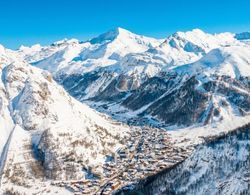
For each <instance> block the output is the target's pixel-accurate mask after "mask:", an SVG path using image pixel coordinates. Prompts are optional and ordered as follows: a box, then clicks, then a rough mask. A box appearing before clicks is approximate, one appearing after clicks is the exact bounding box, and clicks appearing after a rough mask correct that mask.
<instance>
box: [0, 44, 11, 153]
mask: <svg viewBox="0 0 250 195" xmlns="http://www.w3.org/2000/svg"><path fill="white" fill-rule="evenodd" d="M12 57H13V56H12V54H11V53H10V52H9V51H8V50H6V49H5V48H4V47H3V46H1V45H0V76H1V79H0V127H1V128H0V133H1V136H0V156H1V154H2V149H3V148H4V146H5V143H6V141H7V139H8V137H9V134H10V132H11V130H12V129H13V128H14V124H13V121H12V117H11V114H10V111H9V99H8V95H7V93H6V88H5V86H4V84H3V81H2V75H3V69H4V67H5V66H6V65H7V64H8V63H10V62H11V61H12V60H13V59H12Z"/></svg>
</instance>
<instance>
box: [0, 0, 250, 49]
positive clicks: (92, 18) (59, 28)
mask: <svg viewBox="0 0 250 195" xmlns="http://www.w3.org/2000/svg"><path fill="white" fill-rule="evenodd" d="M115 27H122V28H126V29H128V30H130V31H132V32H135V33H137V34H143V35H148V36H152V37H156V38H164V37H166V36H167V35H169V34H171V33H173V32H175V31H186V30H191V29H193V28H200V29H202V30H204V31H207V32H212V33H214V32H222V31H231V32H240V31H249V30H250V0H237V1H236V0H0V44H3V45H4V46H5V47H9V48H12V49H15V48H18V47H19V46H20V45H22V44H23V45H32V44H35V43H41V44H42V45H44V44H50V43H51V42H54V41H56V40H60V39H63V38H77V39H79V40H86V39H88V38H91V37H93V36H96V35H98V34H100V33H103V32H106V31H108V30H110V29H113V28H115Z"/></svg>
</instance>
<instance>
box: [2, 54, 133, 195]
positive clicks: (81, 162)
mask: <svg viewBox="0 0 250 195" xmlns="http://www.w3.org/2000/svg"><path fill="white" fill-rule="evenodd" d="M6 61H7V60H6ZM0 86H1V90H0V92H1V93H0V95H1V96H0V97H1V104H0V105H1V106H0V111H1V112H0V113H1V117H0V122H1V123H0V124H1V140H0V141H1V145H0V146H1V148H0V149H1V154H2V156H1V166H0V168H1V169H0V173H1V178H2V183H3V189H8V187H9V184H10V185H12V188H14V189H18V186H19V183H18V181H19V180H22V178H23V177H24V176H27V179H26V180H25V181H23V186H22V187H24V188H25V185H31V183H32V180H33V179H34V178H36V175H35V174H36V172H35V170H30V169H29V168H27V167H32V166H33V165H32V164H31V163H30V162H29V161H31V162H33V161H35V160H36V159H38V160H39V161H40V162H41V164H42V166H41V165H39V164H36V165H34V166H36V167H34V168H36V169H38V171H42V170H43V175H44V176H45V177H47V178H50V179H63V180H65V179H78V178H83V177H84V176H85V175H84V172H82V169H83V168H86V169H87V170H88V169H91V170H92V171H94V172H96V173H102V171H103V169H102V166H101V165H102V164H104V162H105V158H106V156H107V155H112V154H114V153H115V152H116V150H117V149H118V148H120V147H122V146H123V145H124V142H125V141H126V139H127V137H128V133H129V132H130V128H129V127H127V126H126V125H122V124H119V123H117V122H113V121H112V120H111V119H110V118H109V117H108V116H106V115H103V114H100V113H97V112H96V111H94V110H92V109H91V108H89V107H88V106H87V105H85V104H82V103H80V102H78V101H77V100H75V99H74V98H72V97H71V96H69V95H68V93H67V92H66V91H65V90H64V89H63V88H62V87H61V86H59V85H58V84H57V83H56V82H55V81H54V80H53V78H52V76H51V74H50V73H49V72H47V71H43V70H41V69H38V68H36V67H33V66H31V65H29V64H27V62H24V61H18V56H16V58H14V59H13V62H11V63H10V64H6V62H5V61H4V62H3V64H2V66H1V82H0ZM18 136H20V139H19V137H18ZM23 136H24V138H23ZM23 139H24V140H23ZM27 139H28V140H30V141H28V140H27ZM13 140H15V142H14V141H13ZM14 144H19V146H20V148H23V149H22V150H21V151H19V152H20V154H19V157H17V156H15V155H14V156H13V155H12V154H11V153H7V154H6V151H9V150H10V149H9V148H12V147H15V146H14ZM25 148H27V149H31V151H29V152H28V153H29V155H30V156H29V157H27V156H26V153H25V150H26V149H25ZM69 159H71V160H69ZM26 160H27V162H23V161H26ZM4 164H5V166H4ZM68 166H70V167H71V169H74V170H75V172H71V173H70V174H69V173H67V167H68ZM11 170H15V172H12V171H11ZM17 171H20V172H22V173H23V174H21V175H19V174H16V172H17ZM2 174H3V175H2ZM13 177H15V178H13ZM42 179H43V178H41V177H39V178H37V180H38V181H39V182H41V181H42ZM32 190H34V189H32Z"/></svg>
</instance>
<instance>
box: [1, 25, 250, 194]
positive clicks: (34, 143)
mask: <svg viewBox="0 0 250 195" xmlns="http://www.w3.org/2000/svg"><path fill="white" fill-rule="evenodd" d="M249 43H250V42H249V41H248V33H241V34H233V33H220V34H209V33H205V32H203V31H201V30H199V29H194V30H192V31H188V32H177V33H174V34H173V35H170V36H168V37H167V38H165V39H160V40H157V39H154V38H148V37H145V36H141V35H136V34H134V33H132V32H129V31H127V30H125V29H122V28H117V29H114V30H111V31H109V32H106V33H104V34H102V35H100V36H97V37H95V38H93V39H90V40H87V41H84V42H83V41H78V40H76V39H69V40H68V39H64V40H62V41H58V42H55V43H52V44H51V45H49V46H41V45H39V44H36V45H34V46H31V47H25V46H21V47H20V48H19V49H18V50H16V51H12V50H9V49H6V48H4V47H3V46H0V76H1V80H0V126H1V132H0V133H1V136H0V154H1V157H0V176H1V177H0V186H1V188H2V189H3V190H4V191H5V192H10V191H14V192H25V191H27V190H28V191H29V192H31V191H32V192H34V193H38V194H39V192H40V191H42V190H44V189H50V190H51V191H50V192H47V193H48V194H53V193H56V191H58V192H59V193H63V194H67V193H70V191H69V190H67V189H68V188H70V189H71V191H72V192H82V193H83V192H84V193H87V194H89V193H94V192H96V193H97V192H99V191H105V190H108V186H109V185H111V186H113V187H112V188H111V191H112V189H113V188H117V187H114V186H117V185H118V186H123V185H125V184H126V185H127V184H129V183H130V182H131V181H134V180H135V178H141V177H145V176H147V175H149V174H152V172H154V171H156V170H157V171H159V170H162V169H164V168H169V167H170V166H172V165H173V163H177V162H180V161H181V160H183V159H185V158H186V157H187V156H188V154H189V153H190V152H191V150H194V147H193V146H195V145H198V144H200V143H201V142H204V139H206V138H207V137H209V136H211V135H213V136H218V135H219V134H220V133H223V132H228V131H229V130H232V129H236V128H238V127H239V126H241V125H244V124H247V123H249V122H250V121H249V119H250V115H249V114H250V44H249ZM133 125H136V126H138V127H135V126H133ZM148 126H151V127H153V128H149V127H148ZM159 127H160V128H159ZM155 128H159V129H155ZM163 129H166V130H169V131H167V133H166V132H165V131H163ZM165 134H166V135H165ZM230 136H231V134H229V135H228V137H229V138H228V139H230ZM232 136H234V135H232ZM166 140H167V141H166ZM166 142H167V143H168V144H167V145H166ZM227 143H228V142H227V140H225V144H224V142H223V143H222V145H223V146H222V147H223V148H226V147H227ZM229 145H230V144H229ZM200 147H201V149H199V147H198V149H197V150H195V152H194V154H193V155H194V157H193V158H189V159H188V160H187V162H188V161H190V162H192V163H193V162H194V161H195V160H196V157H197V156H198V157H199V155H202V156H205V155H206V151H207V147H210V146H207V145H205V146H204V145H202V146H200ZM202 147H203V148H202ZM152 148H154V151H152ZM190 148H191V149H190ZM219 149H220V148H219ZM17 150H18V153H16V152H15V151H17ZM232 150H235V148H232ZM176 151H177V152H176ZM212 152H214V151H212ZM222 152H223V151H222ZM177 154H178V155H177ZM197 154H199V155H197ZM195 155H196V156H195ZM166 156H167V159H165V157H166ZM198 157H197V158H198ZM190 159H191V160H190ZM165 161H166V162H165ZM218 161H220V159H218ZM195 162H196V161H195ZM223 162H224V161H223ZM230 162H231V161H230ZM154 163H156V164H157V163H159V167H158V166H157V169H153V168H152V166H155V164H154ZM138 164H140V165H141V166H142V167H138ZM149 165H150V166H149ZM151 165H152V166H151ZM184 165H185V163H184ZM184 165H183V166H184ZM241 165H242V164H241ZM216 166H217V165H216ZM185 167H186V165H185ZM158 168H159V169H158ZM241 168H242V169H244V168H245V167H244V166H242V167H241ZM13 170H14V171H13ZM135 170H136V171H135ZM230 170H231V169H230ZM109 172H111V174H110V173H109ZM191 172H192V171H190V174H191ZM138 173H141V174H142V176H141V175H140V174H139V175H138ZM209 173H210V172H209ZM192 174H195V173H193V172H192ZM129 175H130V176H129ZM24 177H25V178H27V179H25V180H23V178H24ZM224 179H225V178H222V180H224ZM49 180H51V181H52V182H49ZM178 181H179V180H178ZM34 182H35V183H36V184H37V185H34V186H32V183H34ZM84 182H85V183H84ZM117 182H118V183H119V184H117ZM52 184H53V185H54V186H52ZM232 185H233V184H232ZM232 185H231V184H230V186H231V187H232ZM38 186H40V187H38ZM41 186H42V187H41ZM60 186H61V187H62V188H59V187H60ZM82 186H84V187H82ZM231 187H230V188H231ZM232 188H233V187H232ZM190 189H193V188H190ZM204 189H205V187H204ZM234 190H236V189H233V192H236V191H234ZM108 192H109V191H107V193H108ZM195 192H196V191H195ZM197 192H198V191H197Z"/></svg>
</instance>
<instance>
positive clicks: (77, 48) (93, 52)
mask: <svg viewBox="0 0 250 195" xmlns="http://www.w3.org/2000/svg"><path fill="white" fill-rule="evenodd" d="M160 43H161V41H160V40H156V39H153V38H148V37H144V36H140V35H136V34H133V33H131V32H129V31H127V30H125V29H122V28H117V29H114V30H111V31H109V32H107V33H104V34H102V35H100V36H98V37H96V38H93V39H91V40H89V41H86V42H79V41H77V40H75V39H73V40H64V41H60V42H56V43H54V44H52V45H51V46H47V47H41V46H39V45H35V46H32V47H31V48H27V47H21V48H20V49H19V51H18V52H19V54H20V55H21V56H22V57H24V58H25V59H26V60H28V62H31V63H34V64H35V66H37V67H40V68H43V69H47V70H49V71H50V72H52V73H53V74H59V73H60V74H63V73H64V74H70V73H79V71H80V72H87V71H91V70H94V69H96V68H98V67H103V66H109V65H112V64H115V63H116V62H117V61H118V60H120V58H122V57H123V56H125V55H126V54H129V53H134V52H144V51H146V50H148V49H149V48H151V47H153V46H157V45H159V44H160Z"/></svg>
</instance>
